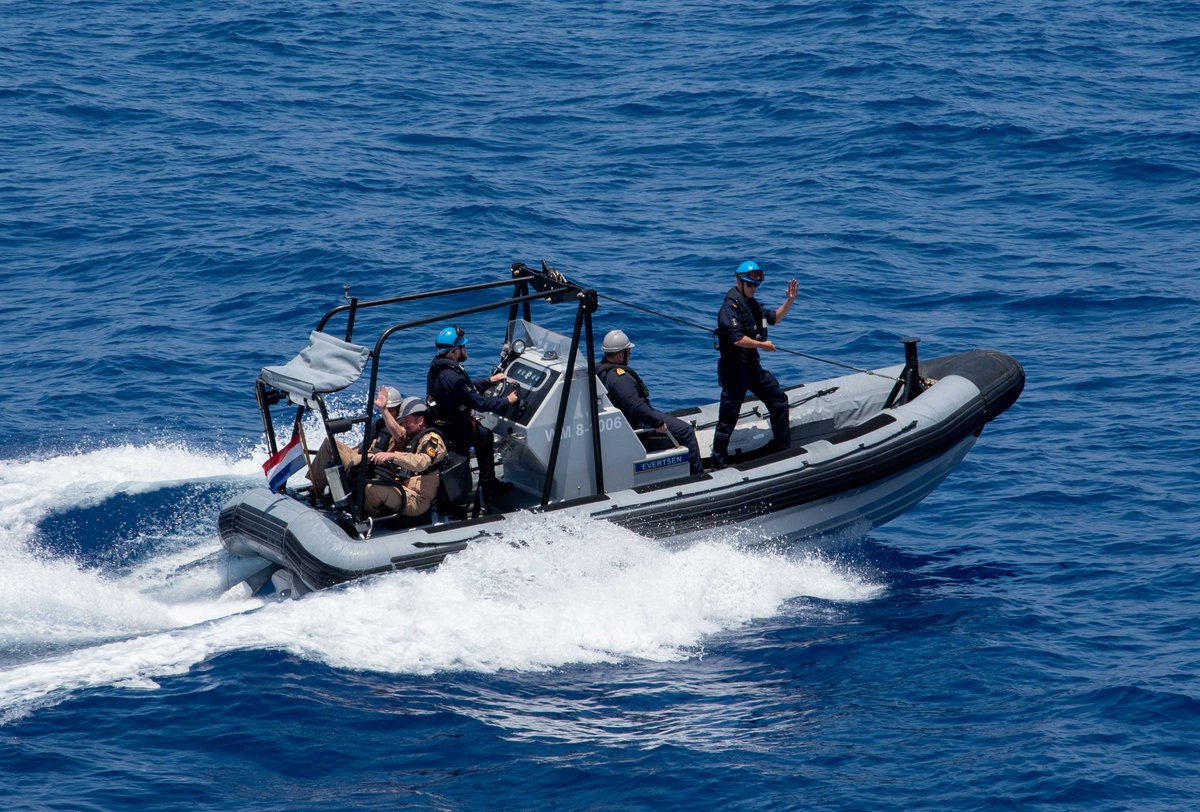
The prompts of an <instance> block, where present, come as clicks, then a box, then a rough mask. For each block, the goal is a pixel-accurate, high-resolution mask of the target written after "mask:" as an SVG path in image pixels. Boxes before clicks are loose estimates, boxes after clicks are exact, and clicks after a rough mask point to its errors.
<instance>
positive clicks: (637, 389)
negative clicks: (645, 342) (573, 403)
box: [596, 330, 704, 474]
mask: <svg viewBox="0 0 1200 812" xmlns="http://www.w3.org/2000/svg"><path fill="white" fill-rule="evenodd" d="M635 346H637V345H636V344H634V343H633V342H632V341H630V340H629V336H627V335H625V332H624V331H623V330H612V331H610V332H609V333H608V335H606V336H604V341H603V342H602V343H601V345H600V349H601V350H602V351H603V352H604V359H603V360H602V361H600V363H599V365H597V367H596V375H597V377H599V378H600V381H601V383H603V384H604V388H605V389H607V390H608V399H609V401H611V402H612V405H614V406H616V407H617V408H618V409H620V410H621V413H622V414H624V415H625V417H626V419H627V420H629V424H630V425H631V426H632V427H633V428H634V429H635V430H637V429H654V430H655V431H656V432H658V433H659V434H667V433H670V434H671V436H672V437H674V438H675V440H676V441H677V442H678V443H679V444H680V445H681V446H683V447H684V448H686V449H687V450H688V462H689V463H690V465H691V472H692V473H693V474H702V473H704V460H703V459H701V457H700V446H699V445H698V444H697V443H696V430H695V429H694V428H692V425H691V424H690V423H685V422H684V421H682V420H680V419H679V418H678V417H672V416H671V415H669V414H664V413H663V412H660V411H659V410H658V409H655V408H654V407H653V406H651V405H650V391H649V390H648V389H647V388H646V384H645V382H644V381H643V380H642V378H641V376H640V375H638V374H637V373H636V372H634V371H633V367H631V366H629V355H630V351H631V350H633V348H634V347H635Z"/></svg>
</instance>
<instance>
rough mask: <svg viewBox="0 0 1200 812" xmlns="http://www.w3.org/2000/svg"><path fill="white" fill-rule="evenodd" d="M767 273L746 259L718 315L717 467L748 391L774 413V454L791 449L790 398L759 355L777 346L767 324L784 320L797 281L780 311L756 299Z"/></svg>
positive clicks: (790, 284)
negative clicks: (719, 388) (718, 400)
mask: <svg viewBox="0 0 1200 812" xmlns="http://www.w3.org/2000/svg"><path fill="white" fill-rule="evenodd" d="M765 278H766V275H765V274H764V273H763V271H762V269H761V268H759V267H758V264H757V263H755V262H751V261H747V262H743V263H742V264H741V265H739V266H738V269H737V271H735V272H734V280H735V281H734V286H733V287H732V288H730V289H729V291H728V292H727V293H726V294H725V301H724V302H722V303H721V310H720V312H719V313H718V314H717V331H716V334H717V348H718V349H719V350H720V352H721V357H720V360H719V361H717V380H718V381H719V382H720V384H721V405H720V408H719V411H718V412H717V427H716V430H715V431H714V433H713V455H712V463H713V467H714V468H724V467H725V466H726V465H727V464H728V459H727V456H728V454H729V438H730V437H731V436H732V435H733V429H734V426H736V425H737V421H738V415H739V414H740V413H741V410H742V403H743V402H744V401H745V400H746V392H747V391H749V392H751V393H753V395H754V396H755V397H756V398H758V399H759V400H761V401H762V402H763V405H765V406H766V407H767V410H768V412H770V415H771V434H772V444H771V450H773V451H780V450H782V449H785V448H791V446H792V439H791V433H790V429H789V426H788V398H787V394H786V393H785V392H784V391H783V389H782V388H781V387H780V386H779V381H778V380H776V379H775V376H774V375H772V374H771V373H770V372H768V371H767V370H765V369H763V366H762V363H761V360H760V358H759V352H760V351H761V352H774V351H775V344H774V343H773V342H772V341H771V340H770V339H769V338H767V325H775V324H778V323H779V322H781V321H783V317H784V316H786V315H787V313H788V311H789V310H791V308H792V302H794V301H796V295H797V293H798V292H799V290H800V285H799V283H798V282H797V281H796V280H795V279H792V280H791V281H790V282H788V285H787V293H786V298H785V299H784V302H783V304H782V305H780V306H779V308H778V309H776V310H771V309H769V308H764V307H763V306H762V304H761V303H760V302H759V301H758V299H757V298H755V294H756V293H757V292H758V286H759V285H761V284H762V283H763V280H764V279H765Z"/></svg>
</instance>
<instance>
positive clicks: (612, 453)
mask: <svg viewBox="0 0 1200 812" xmlns="http://www.w3.org/2000/svg"><path fill="white" fill-rule="evenodd" d="M508 335H509V340H508V345H507V352H506V353H505V357H504V361H503V362H502V364H501V369H500V371H502V372H504V373H505V374H506V375H507V376H508V378H509V380H510V381H511V383H507V384H498V385H497V386H496V388H495V389H494V390H492V391H491V393H490V394H493V395H501V394H503V393H505V392H507V391H510V390H511V389H512V388H513V387H515V388H516V391H517V392H518V393H519V396H520V399H519V400H518V402H517V403H515V404H513V406H512V407H511V408H509V409H508V410H506V411H505V412H504V413H502V414H482V415H479V417H478V419H479V422H480V423H481V424H483V425H484V426H487V427H488V428H489V429H491V431H492V433H493V434H495V435H496V441H497V446H498V448H499V452H500V459H501V461H502V462H503V464H504V479H505V480H507V481H508V482H511V483H513V484H514V485H516V486H517V487H518V488H520V489H521V490H523V491H525V492H528V493H531V494H538V495H540V494H541V493H542V488H543V484H544V481H545V477H546V471H547V470H548V468H549V462H550V457H551V454H552V453H553V444H554V435H555V429H556V426H557V425H558V415H559V411H560V409H561V406H562V398H563V391H564V389H567V387H566V386H565V382H566V380H567V379H566V375H567V366H568V363H567V361H568V355H569V354H570V352H571V339H570V337H569V336H564V335H562V334H560V333H556V332H553V331H551V330H548V329H546V328H544V327H541V326H539V325H537V324H533V323H532V322H529V321H524V320H515V321H513V322H511V323H510V324H509V331H508ZM573 367H574V370H573V373H572V377H571V386H570V387H569V392H568V394H567V398H568V402H567V408H566V413H565V418H564V420H563V423H562V429H561V434H560V436H561V439H560V446H559V451H558V459H557V462H556V464H555V466H554V477H553V482H552V483H551V486H550V499H551V501H561V500H567V499H578V498H582V497H587V496H594V495H595V494H596V493H597V490H598V489H597V487H596V477H595V469H594V465H593V448H592V443H593V442H594V441H595V438H594V435H593V431H592V427H593V423H592V416H591V412H590V410H589V409H588V403H587V400H588V397H589V394H588V386H587V375H588V364H587V359H586V358H583V357H582V355H581V354H578V353H577V354H576V358H575V363H574V365H573ZM596 393H597V398H596V400H597V403H596V417H597V420H596V423H595V425H596V426H597V427H598V428H599V431H600V442H601V446H602V451H603V454H602V458H603V468H602V470H603V474H604V486H605V490H606V491H608V490H624V489H626V488H633V487H637V486H641V485H650V484H653V483H657V482H664V481H667V480H671V479H679V478H682V477H686V476H688V472H689V466H688V462H689V459H688V450H687V449H686V448H681V447H678V446H670V447H667V448H664V449H661V450H654V451H650V450H647V449H646V447H645V446H644V445H643V444H642V441H641V440H640V439H639V438H638V434H637V433H636V432H635V431H634V429H633V427H632V426H630V424H629V421H628V420H626V418H625V415H624V414H622V413H621V411H620V410H618V409H617V408H616V407H615V406H613V405H612V403H610V402H609V400H608V394H607V392H606V391H605V389H604V384H602V383H601V382H600V381H599V379H597V380H596Z"/></svg>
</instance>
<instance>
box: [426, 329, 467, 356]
mask: <svg viewBox="0 0 1200 812" xmlns="http://www.w3.org/2000/svg"><path fill="white" fill-rule="evenodd" d="M434 343H435V344H437V348H438V349H439V350H441V351H443V352H445V351H446V350H452V349H454V348H455V347H465V346H467V334H466V333H464V332H463V331H462V328H461V327H444V328H442V331H441V332H440V333H438V334H437V340H436V341H435V342H434Z"/></svg>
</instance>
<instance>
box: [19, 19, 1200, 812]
mask: <svg viewBox="0 0 1200 812" xmlns="http://www.w3.org/2000/svg"><path fill="white" fill-rule="evenodd" d="M1198 111H1200V13H1197V8H1196V6H1195V5H1194V4H1193V3H1190V2H1170V1H1169V0H1167V1H1164V2H1154V3H1150V2H1143V1H1141V0H1127V1H1125V2H1119V1H1118V0H1090V1H1089V2H1082V0H1041V1H1040V2H1037V1H1029V2H1026V1H1024V0H1018V1H1017V2H1010V3H1003V4H994V3H984V2H974V1H973V0H963V2H953V3H949V2H940V3H939V2H929V1H928V0H913V1H912V2H888V3H884V2H873V1H872V0H859V1H857V2H849V3H845V4H840V5H839V4H828V3H811V2H800V3H784V2H779V3H758V2H726V3H682V2H666V1H665V0H650V1H649V2H638V3H633V2H628V1H627V0H614V2H606V3H591V2H580V1H579V0H559V1H558V2H537V1H536V0H531V1H530V2H505V1H503V0H472V1H467V0H462V1H461V2H456V1H450V2H443V3H438V4H424V3H416V4H414V5H412V6H402V5H400V4H394V3H380V2H371V1H370V0H363V1H362V2H355V3H347V2H336V1H335V2H325V3H311V2H291V3H286V4H285V3H278V2H270V1H269V0H267V1H264V2H258V3H254V4H244V3H228V2H220V1H218V2H206V3H199V2H194V1H192V0H178V1H177V2H169V3H146V2H134V1H133V0H124V1H122V2H112V1H110V2H71V1H70V0H65V1H64V2H60V3H54V4H51V3H29V4H25V3H12V2H7V3H3V4H0V346H2V347H3V348H4V352H3V354H2V355H0V381H2V382H3V387H0V404H2V405H3V420H2V421H0V797H3V798H4V801H3V805H4V807H5V808H8V809H71V810H77V809H104V810H109V809H148V810H169V809H187V810H195V809H242V810H259V809H261V810H268V809H331V808H354V809H384V808H387V809H392V808H420V809H547V808H570V809H574V808H584V809H659V808H686V809H771V810H775V809H830V810H835V809H837V810H840V809H855V810H857V809H894V808H904V809H971V810H975V809H1014V808H1015V809H1029V808H1058V807H1066V806H1082V807H1083V808H1088V809H1101V810H1110V809H1111V810H1124V809H1180V810H1182V809H1193V808H1196V807H1197V806H1198V805H1200V766H1198V765H1200V745H1197V741H1198V740H1200V677H1198V676H1197V672H1198V671H1200V633H1198V632H1197V624H1196V615H1197V610H1198V609H1200V599H1198V597H1197V586H1198V583H1200V578H1198V572H1197V570H1198V566H1200V560H1198V557H1197V552H1196V549H1195V543H1196V541H1197V537H1198V536H1200V532H1198V531H1200V507H1198V506H1197V496H1198V495H1200V488H1198V481H1200V477H1198V476H1197V463H1196V456H1197V451H1198V450H1200V424H1198V422H1197V420H1196V415H1197V408H1196V395H1195V392H1194V389H1195V386H1194V382H1195V378H1196V375H1197V372H1200V365H1198V364H1197V362H1196V360H1195V358H1196V356H1197V354H1198V353H1200V330H1198V329H1197V328H1198V327H1200V308H1198V304H1200V261H1198V260H1197V258H1196V246H1197V240H1196V234H1197V231H1198V229H1197V226H1198V224H1200V223H1198V219H1200V218H1198V212H1200V112H1198ZM542 257H546V258H548V259H549V260H550V261H551V262H552V263H553V264H554V265H556V266H557V267H559V268H560V269H561V270H563V271H564V272H566V273H567V274H568V275H571V276H574V277H576V278H579V279H581V280H584V281H586V282H587V283H589V284H591V285H593V286H595V287H597V288H598V289H600V290H601V291H602V292H606V293H609V294H611V295H613V296H615V297H617V298H621V299H627V300H631V301H634V302H638V303H641V304H644V305H648V306H651V307H654V308H656V309H664V310H666V311H668V312H669V313H671V314H672V315H675V316H677V317H680V318H684V319H686V320H693V321H698V322H701V323H708V322H710V321H712V320H713V318H714V314H715V309H716V307H717V305H718V304H719V299H720V295H721V292H722V291H723V290H724V289H725V288H726V287H727V286H728V284H729V279H730V274H731V272H732V270H733V268H734V267H736V265H737V264H738V263H739V262H741V261H742V260H743V259H747V258H754V259H756V260H758V261H759V262H760V263H761V264H762V265H763V266H764V267H765V268H766V269H767V272H768V282H767V284H766V285H764V287H763V289H762V292H761V296H762V298H763V299H764V300H765V301H766V302H767V304H768V305H771V304H775V303H778V301H779V300H780V299H781V297H782V290H783V287H784V285H783V281H784V280H786V279H787V278H789V277H791V276H794V277H795V278H797V279H798V280H799V281H800V285H801V291H802V292H801V297H800V300H799V301H798V302H797V305H796V307H795V308H794V309H793V311H792V313H791V314H790V315H789V317H788V318H787V319H786V320H785V321H784V322H783V323H782V324H780V325H779V327H778V328H777V329H775V330H774V331H773V334H772V335H773V338H775V339H776V340H777V342H778V343H779V344H780V345H781V346H783V347H786V348H791V349H794V350H797V351H800V352H804V353H807V354H810V355H816V356H819V357H821V358H830V359H837V360H840V361H843V362H847V363H853V364H856V365H863V366H882V365H885V364H891V363H896V362H898V361H899V360H900V352H901V351H900V346H899V344H898V343H897V341H896V339H897V338H898V337H899V336H902V335H907V334H915V335H919V336H921V337H922V338H923V341H922V344H921V350H922V353H923V354H924V355H926V356H928V357H932V356H934V355H943V354H948V353H951V352H957V351H960V350H963V349H968V348H972V347H993V348H996V349H1000V350H1003V351H1005V352H1008V353H1010V354H1012V355H1014V356H1015V357H1017V358H1019V359H1020V360H1021V361H1022V362H1023V363H1024V365H1025V367H1026V370H1027V374H1028V385H1027V388H1026V391H1025V393H1024V395H1023V396H1022V398H1021V400H1020V401H1018V403H1017V404H1016V405H1015V406H1014V407H1013V408H1012V409H1011V410H1010V411H1009V412H1008V413H1006V414H1005V415H1003V416H1002V417H1001V418H1000V419H999V420H997V421H996V422H995V423H993V424H991V425H990V426H989V427H988V428H987V429H986V430H985V431H984V433H983V435H982V437H981V438H980V441H979V443H978V445H977V446H976V448H975V449H974V451H972V453H971V455H970V456H969V457H968V458H967V460H966V461H965V462H964V463H963V464H962V466H961V467H960V468H959V469H958V470H957V471H956V472H955V473H954V474H953V475H952V476H951V477H950V479H949V480H947V482H946V483H945V484H944V485H943V486H942V487H941V488H940V489H939V490H938V491H936V492H935V493H934V494H933V495H932V496H930V497H929V498H928V499H927V500H926V501H925V502H923V503H922V504H921V505H919V506H918V507H917V508H916V509H915V510H913V511H912V512H910V513H909V514H907V515H905V516H903V517H901V518H900V519H898V520H897V521H895V522H893V523H892V524H889V525H886V526H884V527H881V528H877V529H875V530H872V531H871V532H869V533H868V534H866V535H865V536H857V537H853V538H845V539H840V540H839V541H838V543H836V544H824V545H810V544H796V545H794V546H788V547H784V548H779V547H768V548H763V547H756V546H753V545H745V544H743V543H741V540H739V539H738V538H735V537H729V536H726V535H723V534H721V533H714V534H713V535H712V537H711V538H709V539H706V540H704V541H703V542H701V543H698V544H696V545H693V546H690V547H687V548H683V549H679V548H667V547H663V546H662V545H660V544H657V543H654V542H651V541H648V540H646V539H643V538H640V537H638V536H636V535H633V534H631V533H628V532H626V531H623V530H620V529H617V528H614V527H611V526H608V525H605V524H601V523H586V522H584V523H578V522H577V523H573V524H572V523H564V522H562V521H561V520H558V521H556V520H554V519H551V518H547V517H543V518H541V519H539V520H537V521H532V520H530V521H529V522H526V523H525V524H523V525H518V526H517V527H515V528H514V529H513V530H511V531H509V532H508V533H507V534H506V538H502V539H499V540H497V543H496V544H493V545H479V546H477V547H474V548H472V549H471V550H469V551H467V552H466V553H463V554H462V555H460V556H458V557H455V558H453V559H451V560H450V561H448V562H447V563H446V564H445V565H444V566H443V567H441V568H440V569H438V570H437V571H435V572H432V573H418V574H414V573H398V574H394V575H390V576H386V577H379V578H374V579H368V580H365V581H361V582H357V583H355V584H352V585H349V586H347V587H344V588H339V589H335V590H330V591H327V592H324V593H320V594H315V595H311V596H308V597H306V598H305V599H303V600H299V601H292V602H286V603H271V604H267V605H260V604H259V603H258V602H256V601H250V600H245V599H239V598H233V597H229V596H222V595H221V594H219V591H218V590H217V588H216V585H217V584H218V583H219V574H218V573H216V572H214V569H215V567H216V566H217V565H216V563H214V562H216V561H218V560H219V555H218V553H219V550H220V544H219V542H218V540H217V536H216V521H215V517H216V512H217V509H218V507H219V505H220V504H221V502H222V501H223V500H224V499H225V498H227V497H228V496H229V495H231V494H233V493H236V492H238V491H240V490H242V489H245V488H247V487H249V486H251V485H253V484H257V483H258V482H259V481H260V477H261V472H260V470H259V465H260V464H261V462H262V461H263V459H264V445H263V440H262V437H261V427H260V425H259V421H258V413H257V409H256V406H255V402H254V397H253V392H252V388H253V380H254V376H255V374H256V373H257V370H258V369H259V368H260V367H261V366H263V365H264V364H269V363H278V362H280V361H282V360H285V359H286V358H288V357H290V356H291V355H292V354H293V353H294V352H296V351H297V350H298V349H299V348H300V347H301V346H302V345H303V342H304V339H305V337H306V336H307V333H308V331H309V330H310V329H311V328H312V327H313V326H314V325H315V323H316V320H317V318H318V317H319V316H320V314H321V313H323V312H324V311H325V310H326V309H328V308H329V307H332V306H334V305H336V304H337V303H339V302H340V301H341V300H342V297H343V295H344V286H346V285H349V286H350V290H351V292H352V293H353V294H354V295H358V296H363V297H368V298H373V297H379V296H386V295H394V294H397V293H401V292H406V291H410V290H413V289H418V288H423V287H430V286H436V285H444V284H451V283H455V282H459V281H466V280H477V279H481V278H494V277H497V276H500V275H503V274H504V273H505V272H506V269H507V267H508V265H509V263H510V262H512V261H513V260H524V261H527V262H529V263H531V264H532V263H534V262H536V261H537V260H538V259H540V258H542ZM567 317H569V316H564V318H567ZM596 318H597V327H598V329H599V330H601V331H604V330H607V329H610V328H612V327H617V326H620V327H622V328H624V329H625V330H627V331H628V332H629V333H630V334H631V335H632V336H633V338H634V340H635V342H637V344H638V348H637V350H636V358H635V360H636V361H637V364H638V368H639V370H640V371H641V372H642V373H643V374H644V376H645V377H646V378H647V379H648V380H649V381H650V383H651V386H652V388H653V394H654V397H655V401H656V403H657V404H658V405H660V406H662V407H672V408H673V407H679V406H684V405H689V404H692V403H695V402H698V401H710V400H713V399H715V397H716V381H715V364H714V354H713V353H712V350H711V348H710V347H709V344H708V337H707V336H705V335H704V334H702V333H699V332H693V331H689V330H687V329H686V328H683V327H681V326H680V325H678V324H676V323H673V322H666V321H663V320H658V319H655V318H653V317H652V316H649V315H647V314H646V313H644V312H641V311H636V310H630V309H627V308H623V307H621V306H619V305H617V304H615V303H613V302H610V301H606V302H605V303H604V305H603V307H602V309H601V310H600V311H599V313H597V317H596ZM464 326H466V327H467V328H468V329H469V330H470V331H471V334H472V336H473V339H474V341H473V346H475V347H478V348H479V349H478V350H476V352H475V356H474V360H473V365H474V367H475V368H476V369H477V370H483V371H486V367H487V366H488V364H489V363H490V355H489V352H488V350H487V348H488V347H495V346H496V345H497V344H498V342H499V339H500V328H498V327H497V326H496V325H495V324H494V323H489V322H488V321H487V320H485V319H483V318H479V319H475V320H471V319H468V320H465V321H464ZM426 338H429V337H426V336H419V337H413V338H411V339H405V340H407V341H408V342H409V343H408V344H401V345H400V346H401V347H402V348H403V349H404V350H405V353H404V357H405V360H406V362H407V363H404V364H399V363H398V364H397V365H396V366H394V367H392V368H391V369H390V370H389V374H390V375H391V376H392V380H393V381H394V382H395V383H396V384H397V385H399V386H400V387H401V388H402V389H404V390H406V391H417V392H419V391H421V387H422V386H423V380H424V378H423V376H424V367H425V364H426V361H427V358H428V356H429V354H430V346H428V344H427V342H426V341H425V339H426ZM768 362H769V364H770V366H771V368H772V369H773V370H774V371H775V372H776V374H777V375H778V376H779V377H780V378H781V379H782V380H785V381H799V380H811V379H817V378H824V377H830V376H832V375H834V374H837V373H838V370H837V369H836V368H832V367H828V366H825V365H823V364H822V363H820V362H817V361H814V360H810V359H807V358H803V357H800V356H795V355H785V354H782V353H776V354H775V355H773V356H771V357H770V358H769V359H768ZM504 542H523V544H522V545H511V544H506V543H504Z"/></svg>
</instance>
